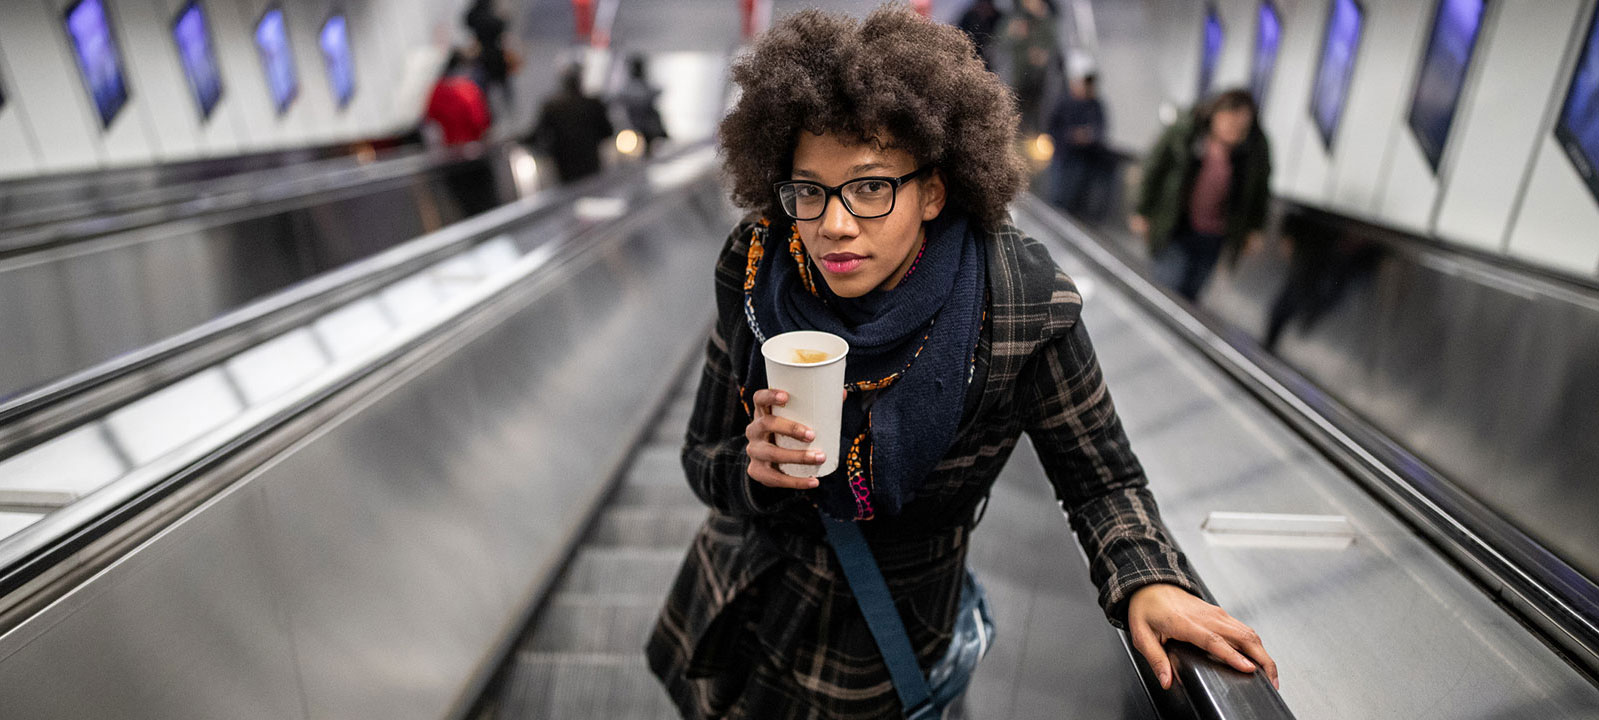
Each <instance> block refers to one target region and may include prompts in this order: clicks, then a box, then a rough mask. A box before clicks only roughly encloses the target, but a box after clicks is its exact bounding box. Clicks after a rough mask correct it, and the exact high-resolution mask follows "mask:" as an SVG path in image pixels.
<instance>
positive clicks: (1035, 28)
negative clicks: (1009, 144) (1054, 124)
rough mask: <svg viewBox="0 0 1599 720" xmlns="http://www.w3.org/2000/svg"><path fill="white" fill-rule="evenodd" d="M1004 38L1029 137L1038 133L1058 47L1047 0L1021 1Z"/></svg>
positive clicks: (1025, 134)
mask: <svg viewBox="0 0 1599 720" xmlns="http://www.w3.org/2000/svg"><path fill="white" fill-rule="evenodd" d="M1003 35H1004V41H1005V45H1006V47H1007V48H1009V50H1010V63H1011V65H1010V78H1011V87H1012V88H1014V89H1015V90H1016V99H1017V100H1018V101H1019V102H1020V104H1021V108H1020V109H1021V113H1022V124H1021V132H1022V135H1023V136H1024V137H1029V138H1030V137H1032V136H1033V135H1036V134H1037V133H1038V126H1039V123H1040V120H1041V119H1042V117H1041V115H1042V113H1043V103H1044V90H1045V83H1046V82H1047V81H1048V78H1049V64H1050V61H1051V60H1052V59H1054V57H1055V52H1056V48H1057V44H1056V43H1057V38H1056V33H1055V10H1054V7H1053V6H1052V5H1050V4H1048V3H1047V2H1045V0H1019V2H1018V3H1017V11H1016V12H1014V13H1012V14H1011V16H1010V18H1009V19H1007V20H1006V21H1005V30H1004V32H1003Z"/></svg>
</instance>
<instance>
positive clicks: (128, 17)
mask: <svg viewBox="0 0 1599 720" xmlns="http://www.w3.org/2000/svg"><path fill="white" fill-rule="evenodd" d="M115 13H116V14H115V19H116V20H117V22H118V24H119V25H120V29H121V31H122V32H121V36H122V37H123V38H125V39H126V41H127V44H126V45H125V46H124V47H123V59H124V61H125V64H126V66H127V71H128V75H129V76H130V82H131V83H132V84H133V87H134V88H135V89H137V91H138V96H137V98H136V100H137V101H138V104H139V105H141V106H142V107H143V108H144V109H145V110H146V111H147V113H148V115H149V116H150V117H151V120H152V122H151V132H152V134H153V135H154V136H155V138H156V144H157V146H158V148H159V149H158V151H157V152H156V153H155V156H154V160H155V161H157V162H176V161H181V160H191V159H194V158H196V157H198V156H199V155H200V154H201V148H200V140H201V136H200V111H199V109H198V106H197V105H196V104H195V102H194V97H193V94H192V93H190V92H189V91H188V87H189V85H188V79H187V78H186V77H185V76H184V74H183V66H182V64H180V63H179V61H178V51H177V46H176V45H175V44H174V43H173V40H172V28H171V23H172V13H168V12H166V8H165V7H164V3H149V2H126V1H124V2H120V3H117V4H116V7H115Z"/></svg>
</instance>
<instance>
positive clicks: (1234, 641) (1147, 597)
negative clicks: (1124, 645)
mask: <svg viewBox="0 0 1599 720" xmlns="http://www.w3.org/2000/svg"><path fill="white" fill-rule="evenodd" d="M1127 628H1128V631H1129V632H1130V633H1131V634H1132V636H1133V647H1134V648H1136V649H1137V650H1138V652H1139V654H1141V655H1143V656H1144V659H1145V660H1147V661H1148V662H1149V667H1150V669H1152V670H1154V671H1155V677H1158V678H1160V686H1161V687H1162V688H1170V687H1171V678H1172V661H1171V658H1170V657H1169V656H1168V655H1167V653H1166V648H1165V642H1166V641H1167V640H1182V641H1183V642H1186V643H1189V644H1191V645H1194V646H1196V647H1199V648H1201V649H1203V650H1205V651H1206V652H1209V653H1210V654H1211V655H1212V656H1213V657H1215V658H1216V659H1217V660H1220V661H1222V662H1224V663H1227V664H1228V665H1230V666H1232V667H1233V669H1235V670H1237V671H1239V672H1246V673H1253V672H1255V664H1256V663H1259V664H1260V666H1261V667H1262V668H1264V669H1265V670H1266V677H1267V679H1269V680H1271V685H1272V687H1278V685H1277V663H1276V662H1274V661H1273V660H1272V659H1271V656H1270V655H1267V654H1266V648H1265V647H1264V646H1262V645H1261V644H1260V636H1259V635H1256V634H1255V631H1254V630H1252V629H1250V627H1249V626H1248V625H1245V624H1243V623H1241V622H1239V621H1238V620H1237V619H1236V618H1234V617H1233V616H1231V615H1228V614H1227V611H1226V610H1223V609H1221V608H1219V607H1216V606H1215V605H1212V604H1210V603H1208V602H1205V601H1204V600H1201V599H1199V598H1197V597H1195V596H1193V595H1191V594H1189V592H1188V591H1187V590H1184V589H1182V588H1180V587H1177V586H1176V585H1171V584H1169V583H1155V584H1153V585H1145V586H1144V587H1141V588H1139V589H1137V590H1134V591H1133V596H1132V598H1130V599H1129V600H1128V601H1127ZM1245 655H1247V656H1248V657H1245ZM1250 658H1254V662H1251V661H1250Z"/></svg>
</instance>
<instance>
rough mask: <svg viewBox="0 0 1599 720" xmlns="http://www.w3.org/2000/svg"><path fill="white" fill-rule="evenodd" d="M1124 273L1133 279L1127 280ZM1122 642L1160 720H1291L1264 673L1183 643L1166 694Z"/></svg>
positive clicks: (1152, 293) (1131, 283) (1080, 247)
mask: <svg viewBox="0 0 1599 720" xmlns="http://www.w3.org/2000/svg"><path fill="white" fill-rule="evenodd" d="M1017 205H1018V206H1019V207H1020V208H1021V209H1023V210H1024V211H1026V212H1027V213H1028V214H1029V215H1032V216H1033V217H1034V218H1037V219H1038V220H1039V221H1041V222H1042V223H1043V224H1045V225H1046V226H1048V227H1049V229H1050V230H1053V231H1055V232H1056V234H1057V235H1058V236H1059V238H1060V239H1061V240H1062V244H1063V245H1064V246H1066V247H1067V248H1068V249H1070V250H1071V251H1072V252H1073V254H1075V255H1077V256H1079V257H1081V258H1082V259H1083V260H1084V261H1086V262H1087V263H1088V264H1089V265H1091V266H1093V267H1094V268H1095V269H1097V270H1099V271H1100V272H1101V273H1102V274H1103V275H1104V276H1105V277H1106V278H1107V279H1109V280H1111V281H1113V282H1115V283H1116V284H1117V285H1118V286H1120V288H1121V289H1122V290H1124V291H1126V292H1127V294H1128V295H1130V296H1132V297H1133V298H1134V299H1135V300H1136V301H1137V302H1139V303H1140V304H1143V305H1144V306H1145V307H1146V308H1148V309H1150V310H1151V311H1152V312H1153V314H1154V315H1156V317H1157V318H1159V319H1160V320H1162V321H1165V322H1166V323H1167V324H1168V325H1171V326H1174V327H1176V328H1179V332H1180V334H1184V335H1186V336H1188V337H1189V339H1190V340H1192V339H1193V338H1194V337H1197V336H1198V335H1199V333H1200V332H1201V331H1203V330H1204V328H1203V326H1199V325H1197V322H1198V321H1197V320H1194V319H1193V317H1192V316H1191V315H1189V314H1187V313H1185V312H1183V311H1182V309H1181V308H1180V307H1178V306H1177V305H1176V304H1175V303H1174V302H1172V300H1171V299H1170V298H1168V297H1166V296H1165V295H1164V294H1161V292H1160V291H1159V290H1158V289H1156V288H1155V287H1154V286H1153V285H1150V284H1149V283H1148V282H1147V281H1145V280H1143V278H1141V277H1138V276H1137V275H1136V273H1133V271H1132V269H1131V268H1130V267H1127V266H1126V265H1125V264H1122V263H1120V261H1119V260H1118V259H1117V258H1115V257H1114V256H1109V255H1106V254H1104V253H1105V251H1104V250H1103V249H1102V248H1099V246H1098V245H1097V244H1095V243H1093V241H1092V240H1091V239H1088V238H1086V236H1085V235H1084V233H1083V231H1082V230H1081V229H1079V228H1077V227H1075V226H1073V225H1072V224H1070V223H1069V222H1068V221H1066V220H1065V218H1063V217H1061V216H1060V215H1059V213H1057V212H1056V211H1054V210H1053V209H1051V208H1048V207H1046V206H1045V205H1044V203H1043V202H1042V201H1040V200H1038V198H1036V197H1034V196H1032V195H1026V196H1024V197H1023V198H1021V199H1020V200H1018V201H1017ZM1096 251H1097V252H1096ZM1129 273H1132V275H1131V276H1129V275H1128V274H1129ZM1199 590H1200V595H1201V596H1202V597H1204V599H1205V600H1206V601H1208V602H1211V603H1213V604H1214V603H1215V602H1216V598H1215V596H1214V595H1212V594H1211V592H1210V589H1209V588H1207V587H1205V584H1204V583H1203V581H1201V582H1200V583H1199ZM1121 637H1122V644H1123V645H1124V646H1125V647H1126V649H1127V653H1128V656H1129V660H1131V661H1132V663H1133V665H1134V666H1135V667H1137V668H1138V673H1139V677H1140V679H1142V680H1143V684H1144V690H1145V692H1146V693H1148V695H1149V699H1150V702H1151V704H1153V705H1154V706H1155V708H1156V709H1157V711H1158V712H1159V714H1160V715H1161V717H1170V718H1203V719H1205V720H1291V719H1292V718H1293V717H1294V715H1293V712H1292V711H1291V710H1289V709H1288V705H1287V704H1286V703H1284V702H1283V699H1282V696H1281V695H1279V694H1278V693H1277V690H1276V688H1273V687H1272V686H1271V682H1270V681H1268V680H1267V679H1266V676H1265V674H1264V673H1263V672H1260V671H1256V672H1254V673H1251V674H1245V673H1241V672H1238V671H1236V670H1233V669H1232V668H1231V667H1228V666H1227V665H1224V664H1222V663H1220V662H1218V661H1216V660H1214V659H1212V658H1211V657H1210V656H1209V654H1208V653H1206V652H1205V651H1204V650H1201V649H1200V648H1197V647H1195V646H1193V645H1189V644H1188V643H1180V642H1179V643H1172V644H1170V645H1168V646H1167V649H1168V650H1169V652H1170V653H1171V655H1172V656H1173V659H1174V660H1175V662H1174V664H1173V668H1172V669H1173V672H1174V678H1173V682H1172V687H1171V688H1170V689H1162V688H1161V687H1160V681H1159V680H1158V679H1157V678H1156V677H1155V675H1154V671H1153V670H1151V669H1150V668H1149V663H1147V662H1145V661H1144V660H1143V659H1142V658H1141V657H1140V656H1139V655H1138V653H1137V652H1136V651H1135V650H1134V649H1133V647H1132V641H1131V639H1130V638H1129V637H1128V635H1127V633H1126V631H1122V632H1121Z"/></svg>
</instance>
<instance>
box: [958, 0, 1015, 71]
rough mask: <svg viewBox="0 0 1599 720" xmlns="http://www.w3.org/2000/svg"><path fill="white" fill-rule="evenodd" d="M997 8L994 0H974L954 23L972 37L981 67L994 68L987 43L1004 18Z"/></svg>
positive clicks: (990, 41) (991, 40)
mask: <svg viewBox="0 0 1599 720" xmlns="http://www.w3.org/2000/svg"><path fill="white" fill-rule="evenodd" d="M1004 17H1005V16H1004V15H1003V14H1001V13H1000V11H999V8H998V7H996V6H995V5H994V0H976V2H973V3H972V4H971V5H969V6H967V8H966V12H964V13H961V19H960V22H957V23H956V24H955V26H956V27H958V28H960V29H961V32H963V33H966V37H969V38H971V39H972V44H973V45H975V46H977V57H980V58H982V59H983V67H986V68H988V69H990V70H992V69H994V63H993V62H992V61H991V60H989V58H988V53H989V45H990V44H991V43H992V42H993V41H994V32H995V31H996V30H998V29H999V23H1000V21H1001V20H1003V19H1004Z"/></svg>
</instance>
